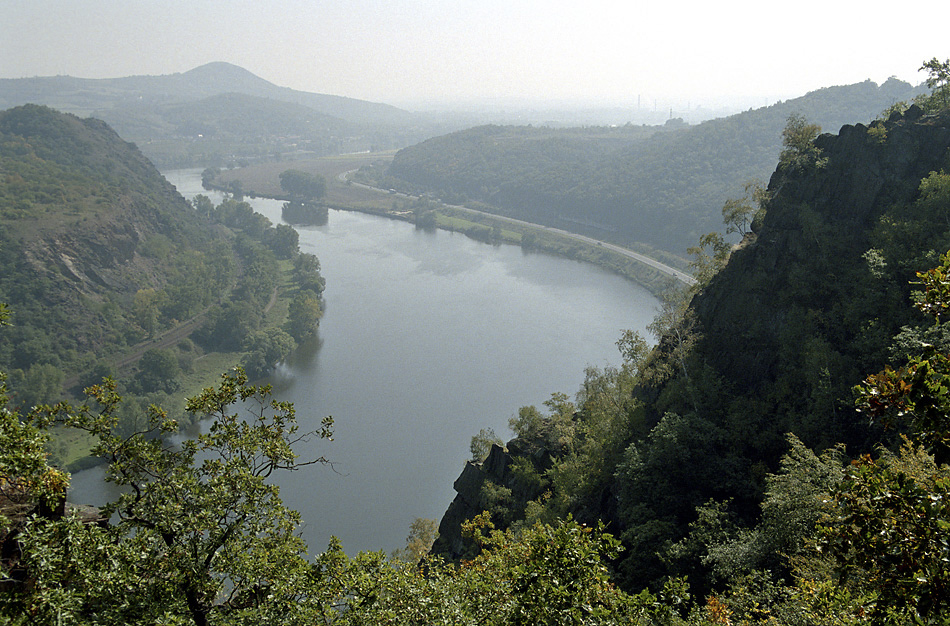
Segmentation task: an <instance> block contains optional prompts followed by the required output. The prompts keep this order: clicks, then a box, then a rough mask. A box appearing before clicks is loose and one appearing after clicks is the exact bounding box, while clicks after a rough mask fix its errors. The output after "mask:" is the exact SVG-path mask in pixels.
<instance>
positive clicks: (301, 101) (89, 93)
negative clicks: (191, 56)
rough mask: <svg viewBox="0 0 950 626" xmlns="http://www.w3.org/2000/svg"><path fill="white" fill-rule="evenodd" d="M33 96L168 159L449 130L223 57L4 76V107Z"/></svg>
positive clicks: (190, 161) (190, 160) (365, 146)
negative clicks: (146, 71)
mask: <svg viewBox="0 0 950 626" xmlns="http://www.w3.org/2000/svg"><path fill="white" fill-rule="evenodd" d="M28 103H33V104H43V105H46V106H50V107H53V108H55V109H57V110H60V111H63V112H66V113H72V114H75V115H78V116H81V117H87V116H91V117H96V118H99V119H102V120H104V121H106V122H107V123H109V125H110V126H112V127H113V128H114V129H115V130H116V132H118V133H119V134H120V135H121V136H122V137H123V138H124V139H126V140H129V141H133V142H135V143H136V144H137V145H138V146H139V147H140V148H141V149H142V151H143V152H144V153H145V154H146V155H147V156H148V157H149V158H150V159H151V160H152V161H153V162H155V163H156V164H157V165H159V166H161V167H172V166H196V167H205V166H208V165H224V164H226V163H227V161H228V160H232V159H260V158H270V157H272V156H273V155H274V153H289V154H296V153H301V152H302V153H312V154H316V155H323V154H335V153H340V152H357V151H364V150H371V149H377V150H378V149H393V148H400V147H404V146H407V145H411V144H413V143H417V142H419V141H421V140H423V139H425V138H427V137H431V136H433V135H435V134H439V133H440V132H445V128H444V127H442V126H439V125H436V124H431V123H429V122H427V121H426V120H424V119H422V118H420V117H419V116H417V115H415V114H413V113H410V112H408V111H404V110H402V109H399V108H396V107H393V106H390V105H387V104H381V103H377V102H368V101H365V100H357V99H355V98H345V97H342V96H334V95H326V94H316V93H307V92H303V91H296V90H294V89H289V88H287V87H279V86H277V85H274V84H273V83H270V82H268V81H266V80H264V79H263V78H260V77H258V76H255V75H254V74H252V73H251V72H249V71H247V70H245V69H242V68H240V67H237V66H235V65H231V64H229V63H220V62H219V63H208V64H207V65H202V66H200V67H197V68H195V69H193V70H190V71H187V72H183V73H178V74H170V75H164V76H129V77H123V78H103V79H86V78H74V77H71V76H50V77H37V78H17V79H0V109H3V108H8V107H14V106H20V105H23V104H28Z"/></svg>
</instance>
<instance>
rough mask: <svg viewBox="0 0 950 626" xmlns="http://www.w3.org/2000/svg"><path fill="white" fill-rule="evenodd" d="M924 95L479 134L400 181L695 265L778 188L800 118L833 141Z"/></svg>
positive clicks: (828, 95)
mask: <svg viewBox="0 0 950 626" xmlns="http://www.w3.org/2000/svg"><path fill="white" fill-rule="evenodd" d="M918 93H920V90H919V89H915V88H913V87H912V86H911V85H909V84H907V83H903V82H901V81H898V80H896V79H891V80H888V81H887V82H885V83H884V84H883V85H880V86H878V85H876V84H874V83H873V82H871V81H866V82H864V83H860V84H855V85H848V86H843V87H830V88H827V89H822V90H819V91H815V92H812V93H809V94H807V95H805V96H803V97H801V98H797V99H794V100H789V101H786V102H780V103H777V104H774V105H772V106H770V107H766V108H763V109H756V110H750V111H747V112H745V113H741V114H738V115H734V116H731V117H728V118H725V119H719V120H711V121H708V122H703V123H702V124H699V125H697V126H686V125H685V124H683V123H682V122H679V123H677V120H670V121H669V122H668V123H667V124H666V125H665V126H663V127H634V126H630V125H628V126H626V127H620V128H584V129H563V130H559V129H547V128H531V127H479V128H473V129H470V130H466V131H460V132H457V133H453V134H450V135H446V136H443V137H437V138H434V139H430V140H427V141H425V142H423V143H421V144H418V145H416V146H412V147H410V148H405V149H403V150H401V151H400V152H399V153H397V155H396V157H395V158H394V160H393V162H392V165H391V167H390V173H391V174H392V176H394V177H395V178H398V179H402V180H404V181H406V182H407V183H409V184H410V185H412V186H414V188H415V189H416V190H431V191H434V192H435V193H438V194H441V195H442V196H443V197H444V198H445V199H447V200H450V201H454V202H458V201H463V200H465V199H470V200H477V201H480V202H484V203H488V204H489V205H491V206H494V207H496V208H497V210H498V211H499V212H501V213H504V214H506V215H510V216H512V217H517V218H521V219H526V220H529V221H536V222H540V223H543V224H547V225H550V226H556V227H559V228H565V229H568V230H574V231H577V232H582V233H585V234H590V235H592V236H598V237H601V238H606V239H609V240H614V241H620V242H630V241H638V242H643V243H647V244H649V245H651V246H653V247H656V248H661V249H664V250H668V251H670V252H673V253H675V254H678V255H681V256H685V254H686V250H687V248H688V247H690V246H693V245H695V244H696V242H697V241H698V240H699V238H700V236H701V235H703V234H705V233H707V232H709V231H711V230H716V229H717V228H718V224H719V223H720V219H721V217H720V216H721V214H720V210H721V208H722V205H723V203H724V201H725V200H726V199H728V198H732V197H736V196H737V195H738V194H739V193H740V191H741V189H742V186H743V184H744V183H746V182H747V181H749V180H755V179H758V180H761V181H765V180H766V179H768V177H769V175H770V173H771V172H772V170H773V169H774V167H775V164H776V162H777V160H778V155H779V151H780V150H781V131H782V128H783V126H784V125H785V123H786V120H787V119H788V117H789V116H790V115H793V114H797V115H802V116H804V117H805V118H806V119H808V120H809V121H810V122H813V123H817V124H819V125H821V126H822V127H824V128H825V129H826V130H829V131H832V132H833V131H835V130H837V129H838V128H839V127H840V126H842V125H843V124H853V123H867V122H869V121H870V120H872V119H874V118H875V117H877V116H879V115H880V114H881V113H882V111H884V110H885V109H886V108H887V107H889V106H891V105H892V104H894V103H895V102H898V101H902V100H911V99H912V98H913V97H914V96H915V95H916V94H918Z"/></svg>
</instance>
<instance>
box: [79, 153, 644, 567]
mask: <svg viewBox="0 0 950 626" xmlns="http://www.w3.org/2000/svg"><path fill="white" fill-rule="evenodd" d="M200 173H201V172H200V170H178V171H171V172H166V173H165V176H166V178H168V180H169V181H171V182H172V184H174V185H175V186H176V187H177V188H178V191H179V192H180V193H181V194H182V195H184V196H185V197H186V198H192V197H194V195H196V194H198V193H204V194H206V195H209V196H210V197H211V198H212V200H213V201H214V202H215V203H218V202H219V201H220V199H221V198H220V196H217V195H215V194H211V193H208V192H206V191H204V190H203V189H202V188H201V180H200ZM248 201H249V202H250V203H251V205H252V206H253V207H254V209H255V210H256V211H258V212H260V213H262V214H264V215H266V216H267V217H268V218H270V220H271V221H272V222H274V223H280V221H281V220H280V208H281V205H282V203H281V202H279V201H275V200H267V199H249V200H248ZM297 230H298V232H299V233H300V248H301V250H302V251H304V252H311V253H313V254H316V255H317V256H318V257H319V259H320V263H321V266H322V273H323V276H324V277H325V278H326V281H327V289H326V292H325V294H324V297H325V300H326V313H325V316H324V318H323V320H322V321H321V325H320V331H319V339H318V340H317V341H315V342H313V343H311V344H308V345H305V346H302V347H301V348H300V349H298V351H297V352H296V353H295V354H294V355H293V357H292V358H290V359H289V360H288V362H286V363H283V364H281V365H280V366H279V367H278V368H277V371H276V372H275V373H274V375H273V376H272V377H271V379H270V380H269V381H268V382H271V383H273V385H274V388H275V390H276V395H277V396H278V397H279V398H281V399H286V400H290V401H292V402H294V403H295V406H296V409H297V415H298V419H299V420H300V423H301V426H302V428H304V429H306V428H307V427H310V428H316V427H317V426H318V425H319V421H320V418H322V417H323V416H324V415H332V416H333V418H334V420H335V428H334V431H335V432H334V441H333V442H327V441H316V442H313V443H312V444H311V445H312V448H300V449H298V452H300V453H301V455H302V457H303V458H304V459H306V458H313V457H316V456H320V455H324V456H326V457H327V458H329V459H330V460H332V461H333V463H334V468H333V469H331V468H329V467H326V466H321V465H316V466H310V467H307V468H304V469H303V470H301V471H298V472H295V473H293V474H288V475H284V476H281V477H279V479H278V482H279V484H280V486H281V496H282V497H283V499H284V501H285V503H287V504H288V505H289V506H291V507H293V508H295V509H297V510H298V511H300V513H301V515H302V517H303V520H304V525H303V527H302V529H301V531H302V534H303V537H304V539H306V541H307V543H308V545H309V546H310V550H311V552H314V553H315V552H318V551H320V550H322V549H324V548H325V547H326V545H327V542H328V541H329V538H330V536H331V535H336V536H337V537H339V538H340V539H341V540H342V541H343V546H344V548H345V549H346V550H347V552H349V553H355V552H356V551H359V550H377V549H383V550H386V551H390V550H393V549H395V548H398V547H402V546H403V545H404V544H405V537H406V535H407V533H408V530H409V524H410V523H411V522H412V520H413V519H415V518H417V517H427V518H434V519H438V518H440V517H441V516H442V514H443V513H444V511H445V509H446V507H447V506H448V505H449V503H450V502H451V500H452V498H453V497H454V495H455V494H454V491H453V489H452V483H453V481H454V480H455V478H456V477H457V476H458V475H459V472H460V471H461V469H462V466H463V463H464V462H465V460H466V459H467V458H468V457H469V442H470V439H471V437H472V435H475V434H476V433H478V431H479V429H482V428H493V429H494V430H495V432H496V433H497V434H498V435H500V436H501V437H502V438H503V439H508V438H509V437H510V436H511V433H510V431H509V430H508V420H509V419H510V418H511V417H514V416H515V415H516V414H517V412H518V409H519V408H520V407H522V406H525V405H529V404H534V405H538V406H539V407H540V404H541V403H542V402H544V401H545V400H546V399H548V398H549V397H550V395H551V393H553V392H565V393H568V394H571V395H573V394H574V392H575V391H576V390H577V389H578V388H579V386H580V384H581V382H582V381H583V377H584V369H585V368H586V367H588V366H597V367H603V366H605V365H617V364H618V363H619V360H620V357H619V352H618V351H617V348H616V345H615V342H616V341H617V339H618V338H619V337H620V334H621V331H622V330H623V329H628V328H629V329H634V330H639V331H641V332H643V331H644V329H645V328H646V325H647V324H649V323H650V321H651V320H652V319H653V316H654V314H655V312H656V310H657V301H656V299H655V298H654V297H653V296H652V295H651V294H650V293H649V292H647V291H646V290H645V289H643V288H641V287H639V286H637V285H635V284H633V283H631V282H629V281H627V280H625V279H623V278H620V277H618V276H616V275H613V274H610V273H608V272H606V271H604V270H601V269H600V268H598V267H595V266H592V265H588V264H583V263H579V262H576V261H571V260H567V259H562V258H557V257H553V256H549V255H545V254H537V253H530V254H528V253H524V252H523V251H522V250H521V249H520V248H518V247H516V246H491V245H488V244H484V243H480V242H476V241H473V240H471V239H469V238H467V237H465V236H464V235H460V234H457V233H450V232H445V231H435V232H425V231H421V230H417V229H416V228H415V227H414V226H412V225H411V224H408V223H405V222H400V221H393V220H389V219H386V218H381V217H376V216H370V215H365V214H361V213H354V212H345V211H330V213H329V219H328V221H327V223H326V224H325V225H322V226H314V227H298V228H297ZM99 476H101V470H94V471H88V472H81V473H80V474H77V475H76V476H75V477H74V493H76V492H77V491H78V492H79V493H83V494H87V493H88V494H95V493H96V492H97V491H101V490H99V488H98V487H97V481H98V480H99V478H98V477H99ZM99 497H100V498H101V497H102V496H101V495H100V496H99ZM87 499H88V500H95V499H96V497H95V496H94V495H91V496H90V497H88V498H87Z"/></svg>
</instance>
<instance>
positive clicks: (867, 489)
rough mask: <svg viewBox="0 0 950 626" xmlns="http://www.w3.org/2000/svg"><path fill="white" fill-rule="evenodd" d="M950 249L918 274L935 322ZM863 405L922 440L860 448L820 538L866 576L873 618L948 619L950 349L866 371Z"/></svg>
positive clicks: (948, 304)
mask: <svg viewBox="0 0 950 626" xmlns="http://www.w3.org/2000/svg"><path fill="white" fill-rule="evenodd" d="M948 275H950V252H948V253H947V254H945V255H943V257H942V258H941V264H940V265H939V266H938V267H935V268H933V269H931V270H929V271H927V272H920V273H918V274H917V276H918V278H919V283H918V284H919V285H920V286H921V287H922V288H923V291H922V292H918V293H917V294H916V295H915V302H916V305H917V307H918V308H919V309H920V310H921V311H923V312H925V313H927V314H929V315H931V316H932V317H933V318H934V319H935V323H936V324H937V325H938V326H939V325H941V324H945V323H946V321H941V315H942V314H943V313H945V312H946V311H947V309H948V308H950V287H948V281H947V277H948ZM855 393H856V396H857V406H858V407H859V409H860V410H862V411H865V412H866V413H867V414H869V415H870V416H871V418H872V419H875V420H879V421H881V422H883V423H884V424H886V425H889V426H898V425H905V426H906V425H909V426H911V428H912V429H913V432H914V437H915V439H916V440H917V441H916V442H908V443H906V444H905V445H904V447H903V448H902V450H901V453H900V455H899V456H895V455H892V454H887V453H885V454H883V455H882V456H881V457H880V458H879V459H874V458H872V457H871V456H870V455H864V456H862V457H861V458H860V459H858V460H857V461H855V462H853V463H852V464H851V467H850V468H849V470H848V472H847V474H846V476H845V479H844V481H843V482H842V484H841V487H840V488H839V489H838V490H837V491H836V492H835V493H834V502H835V504H836V509H835V511H834V514H833V515H832V516H831V517H830V518H829V520H828V521H827V522H826V523H825V525H824V528H823V536H822V541H821V543H820V546H821V547H822V549H823V550H824V551H825V552H826V553H827V554H829V555H831V556H832V557H833V558H834V559H835V573H836V574H837V576H838V577H839V580H840V581H842V582H843V583H847V582H849V581H850V580H854V579H858V580H860V581H861V584H860V585H859V588H860V589H861V590H864V591H865V596H864V603H865V604H866V605H868V606H870V607H871V609H872V610H871V616H872V620H873V622H874V623H906V622H908V621H911V620H913V621H916V622H917V623H927V622H928V621H931V620H935V621H945V620H946V616H947V615H948V614H950V565H948V564H950V535H948V532H947V531H948V529H950V355H948V354H947V353H945V352H941V351H940V350H938V349H937V348H936V347H935V346H932V345H926V346H924V349H923V351H922V353H921V354H919V355H914V356H911V357H910V359H909V360H908V362H907V364H906V365H904V366H902V367H900V368H898V369H893V368H891V367H886V368H885V369H884V370H883V371H882V372H880V373H878V374H875V375H872V376H869V377H868V378H867V379H866V380H865V382H864V383H863V384H862V385H859V386H858V387H856V388H855Z"/></svg>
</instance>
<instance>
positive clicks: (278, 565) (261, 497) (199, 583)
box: [0, 371, 332, 626]
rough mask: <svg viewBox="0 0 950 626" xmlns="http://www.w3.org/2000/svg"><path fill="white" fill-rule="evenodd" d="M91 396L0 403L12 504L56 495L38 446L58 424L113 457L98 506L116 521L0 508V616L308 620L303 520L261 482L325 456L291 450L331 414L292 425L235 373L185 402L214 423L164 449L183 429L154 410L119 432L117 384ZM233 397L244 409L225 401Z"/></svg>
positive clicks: (283, 410) (285, 411) (283, 408)
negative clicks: (10, 532)
mask: <svg viewBox="0 0 950 626" xmlns="http://www.w3.org/2000/svg"><path fill="white" fill-rule="evenodd" d="M89 393H90V398H91V403H90V404H87V405H83V406H82V407H79V409H78V410H72V409H71V408H70V407H68V406H65V405H60V406H57V407H56V408H55V409H54V410H53V411H51V412H49V413H38V412H34V413H33V414H31V415H30V416H28V417H29V419H28V420H26V421H23V420H21V419H19V417H18V416H17V415H15V414H13V413H12V412H9V411H5V410H0V439H2V443H4V444H6V445H3V447H2V454H0V475H2V476H3V477H4V479H5V480H4V481H3V484H4V485H9V484H10V480H11V477H17V478H18V480H17V481H16V482H17V484H20V485H23V486H24V487H25V488H26V489H28V492H27V493H25V494H23V496H22V498H21V499H25V500H29V499H31V498H36V497H41V496H49V495H55V494H57V493H62V492H63V489H64V487H63V486H62V483H63V481H61V480H58V479H57V477H56V476H57V475H56V474H55V472H52V471H51V468H48V467H47V466H46V464H45V455H43V454H42V444H43V442H44V440H45V439H46V438H47V435H46V432H45V428H46V427H48V426H49V424H50V423H51V421H52V420H53V419H56V420H57V421H61V422H63V423H64V424H65V425H66V426H68V427H73V428H79V429H81V430H84V431H87V432H89V433H91V434H92V435H94V436H95V437H96V438H97V439H98V444H97V446H96V448H95V450H94V453H95V454H96V455H98V456H100V457H102V458H105V459H107V460H108V461H109V470H108V472H107V479H108V480H110V481H112V482H114V483H116V484H117V485H119V486H120V487H122V488H123V495H121V496H120V497H119V498H118V500H116V501H115V502H113V503H111V504H109V505H107V506H106V508H105V509H104V512H105V514H106V515H107V516H109V515H112V516H115V517H116V518H117V519H118V521H117V522H116V523H114V524H113V525H112V526H110V527H109V528H108V529H103V528H100V527H98V526H95V525H84V524H82V523H80V522H79V521H78V520H77V519H76V518H71V517H68V516H67V517H64V518H56V517H49V516H30V517H17V518H12V519H11V518H10V517H9V516H6V509H5V510H4V515H5V516H4V517H3V521H4V522H5V525H4V526H3V527H2V528H3V529H4V531H6V529H10V528H13V527H15V529H16V532H17V537H18V545H19V556H18V557H17V562H16V567H17V568H19V571H20V572H22V575H21V576H20V577H19V578H12V579H8V580H6V581H5V583H4V584H5V585H6V587H5V589H4V593H3V594H0V615H4V616H6V617H8V618H12V619H14V620H19V619H21V618H22V617H23V616H31V619H32V620H33V621H34V622H35V623H49V624H53V623H59V622H62V623H67V622H68V623H90V624H91V623H97V624H101V623H159V622H161V623H180V624H181V623H194V624H197V625H198V626H204V625H206V624H210V623H233V624H244V623H282V624H300V623H312V621H309V618H307V617H306V615H307V614H308V613H309V610H310V604H309V601H310V598H309V595H308V593H307V584H306V583H307V581H308V580H309V578H310V573H311V568H310V565H309V564H308V563H307V561H306V558H305V554H304V549H305V547H304V545H303V543H302V541H301V539H300V538H299V536H298V535H297V532H296V529H297V526H298V524H299V523H300V518H299V515H298V514H297V513H295V512H293V511H291V510H289V509H287V508H286V507H284V505H283V504H282V503H281V501H280V497H279V493H278V489H277V487H276V486H275V485H273V484H271V483H269V482H268V478H269V477H270V476H271V475H272V474H273V473H274V472H278V471H289V470H294V469H299V468H301V467H302V466H305V465H310V464H314V463H325V462H326V461H325V459H323V458H322V457H321V458H317V459H312V460H309V461H304V462H300V461H298V460H297V455H296V454H295V453H294V451H293V445H294V444H295V443H296V442H298V441H300V440H302V439H304V438H307V437H309V436H311V435H315V436H318V437H321V438H330V436H331V428H332V420H331V419H330V418H325V419H324V420H323V423H322V426H321V427H320V428H319V429H318V430H317V431H314V432H313V433H300V432H298V427H297V422H296V416H295V413H294V409H293V406H292V405H291V404H289V403H285V402H278V401H276V400H273V399H271V397H270V389H269V388H268V387H254V386H250V385H248V384H247V379H246V376H244V374H243V372H240V371H235V372H233V373H230V374H227V375H225V376H223V377H222V381H221V384H220V385H219V387H218V388H217V389H206V390H205V391H204V392H202V393H201V394H200V395H198V396H196V397H194V398H192V399H190V400H189V401H188V402H187V410H188V411H190V412H193V413H195V414H197V415H203V416H207V417H209V418H211V419H212V420H213V421H212V426H211V427H210V429H209V432H208V433H207V434H203V435H200V436H199V437H198V438H197V439H195V440H185V441H184V442H182V444H181V445H180V446H169V445H167V444H166V443H165V441H164V439H163V437H164V436H168V435H171V434H174V433H176V432H177V430H178V427H177V424H176V423H175V422H174V421H173V420H170V419H169V418H168V416H167V415H166V414H165V413H164V412H163V411H162V410H160V409H158V408H156V407H152V408H151V409H150V410H149V416H148V417H149V419H148V427H147V429H146V430H144V431H138V432H135V433H133V434H131V435H126V434H123V435H119V434H117V432H116V429H117V426H118V423H117V417H116V413H117V408H118V406H119V404H120V399H119V397H118V395H117V394H116V393H115V387H114V385H113V384H111V383H110V384H106V385H102V386H96V387H93V388H92V389H90V392H89ZM4 402H5V396H2V395H0V405H2V404H3V403H4ZM238 406H239V407H241V414H239V413H237V412H233V411H232V409H231V407H238ZM44 476H45V477H47V478H46V479H45V480H44V479H42V477H44ZM21 477H22V479H20V478H21ZM5 563H6V562H5ZM5 567H6V565H5ZM5 573H6V571H5ZM14 623H20V622H18V621H15V622H14Z"/></svg>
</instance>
